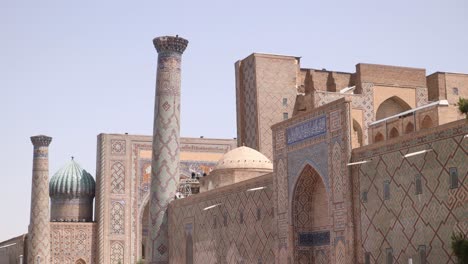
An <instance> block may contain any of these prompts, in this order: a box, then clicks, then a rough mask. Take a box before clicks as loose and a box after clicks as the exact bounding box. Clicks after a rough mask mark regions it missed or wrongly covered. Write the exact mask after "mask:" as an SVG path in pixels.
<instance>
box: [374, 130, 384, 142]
mask: <svg viewBox="0 0 468 264" xmlns="http://www.w3.org/2000/svg"><path fill="white" fill-rule="evenodd" d="M380 141H384V136H383V134H382V133H380V132H378V133H377V134H376V135H375V137H374V143H377V142H380Z"/></svg>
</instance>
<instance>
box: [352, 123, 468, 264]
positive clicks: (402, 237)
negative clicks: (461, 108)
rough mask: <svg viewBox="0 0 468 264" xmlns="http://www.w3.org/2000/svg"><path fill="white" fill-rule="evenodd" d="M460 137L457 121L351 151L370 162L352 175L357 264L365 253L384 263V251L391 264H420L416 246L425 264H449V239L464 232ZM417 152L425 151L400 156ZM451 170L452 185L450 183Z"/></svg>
mask: <svg viewBox="0 0 468 264" xmlns="http://www.w3.org/2000/svg"><path fill="white" fill-rule="evenodd" d="M466 134H468V121H466V120H461V121H456V122H453V123H449V124H446V125H442V126H439V127H435V128H431V129H428V130H425V131H419V132H416V133H412V134H409V135H406V136H402V137H400V138H396V139H392V140H388V141H386V142H380V143H376V144H373V145H369V146H366V147H363V148H359V149H355V150H353V160H354V161H358V160H370V162H368V163H365V164H362V165H359V166H355V167H353V171H352V175H353V188H354V190H353V194H354V197H353V200H354V206H355V210H356V212H359V213H358V214H356V215H355V218H356V219H355V221H357V222H359V224H357V225H356V234H357V236H356V238H357V239H356V241H357V245H358V247H357V250H358V252H357V253H358V256H359V260H360V262H359V263H363V261H364V255H365V253H368V255H369V257H370V260H371V263H385V252H386V250H387V249H389V248H391V249H392V250H393V263H401V264H403V263H405V264H406V263H408V258H413V261H414V262H413V263H420V262H419V261H420V260H419V253H418V250H419V249H420V248H425V254H424V255H425V256H426V258H427V262H426V263H432V264H442V263H455V260H454V258H453V257H452V253H451V248H450V243H451V240H450V236H451V234H452V232H462V233H465V234H468V216H467V214H466V212H467V208H468V177H467V175H468V162H467V160H468V158H467V153H468V138H464V137H465V135H466ZM421 150H431V151H429V152H426V153H423V154H420V155H416V156H413V157H407V158H404V157H403V156H404V155H405V154H408V153H413V152H416V151H421ZM455 170H456V173H457V174H458V186H457V187H454V186H451V185H450V177H451V172H452V174H453V173H454V172H455ZM417 179H420V181H419V180H417ZM384 182H387V183H388V184H389V189H388V190H389V192H388V196H387V197H384V193H383V189H384ZM419 182H420V183H421V185H420V187H421V188H420V189H419V190H420V192H418V191H417V190H416V183H418V185H419ZM385 198H388V199H385Z"/></svg>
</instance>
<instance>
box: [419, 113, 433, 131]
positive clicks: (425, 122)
mask: <svg viewBox="0 0 468 264" xmlns="http://www.w3.org/2000/svg"><path fill="white" fill-rule="evenodd" d="M432 126H433V122H432V118H431V117H430V116H428V115H426V116H424V118H423V119H422V121H421V129H426V128H430V127H432Z"/></svg>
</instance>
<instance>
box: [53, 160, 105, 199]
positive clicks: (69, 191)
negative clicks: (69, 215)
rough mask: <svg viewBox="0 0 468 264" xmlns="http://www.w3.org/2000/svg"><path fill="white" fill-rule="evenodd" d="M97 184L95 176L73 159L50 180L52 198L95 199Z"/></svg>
mask: <svg viewBox="0 0 468 264" xmlns="http://www.w3.org/2000/svg"><path fill="white" fill-rule="evenodd" d="M95 188H96V182H95V181H94V178H93V176H91V174H89V173H88V172H87V171H85V170H84V169H82V168H81V166H80V165H79V164H78V163H76V162H75V161H74V160H73V159H72V160H71V161H70V162H69V163H68V164H67V165H65V166H64V167H62V168H61V169H60V170H59V171H57V172H56V173H55V174H54V176H52V178H51V179H50V183H49V195H50V197H69V198H81V197H89V198H94V192H95Z"/></svg>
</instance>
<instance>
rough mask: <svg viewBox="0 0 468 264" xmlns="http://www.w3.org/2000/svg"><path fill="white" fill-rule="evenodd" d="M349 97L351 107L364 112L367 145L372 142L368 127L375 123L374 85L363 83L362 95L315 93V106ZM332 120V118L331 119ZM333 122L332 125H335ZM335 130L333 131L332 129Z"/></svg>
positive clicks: (364, 139)
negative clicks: (369, 137)
mask: <svg viewBox="0 0 468 264" xmlns="http://www.w3.org/2000/svg"><path fill="white" fill-rule="evenodd" d="M343 97H347V98H350V99H351V107H352V108H353V109H360V110H362V112H363V118H364V120H363V121H364V122H363V126H364V127H363V129H362V131H363V141H364V145H367V144H368V143H369V142H370V140H369V139H368V129H367V127H368V125H369V124H370V123H371V122H373V121H375V119H374V105H373V102H374V84H372V83H362V93H360V94H342V93H330V92H324V91H314V99H315V100H314V106H315V107H319V106H322V105H325V104H328V103H330V102H332V101H335V100H338V99H340V98H343ZM330 118H331V117H330ZM334 123H335V122H333V123H332V124H334ZM332 130H333V129H332Z"/></svg>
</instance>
